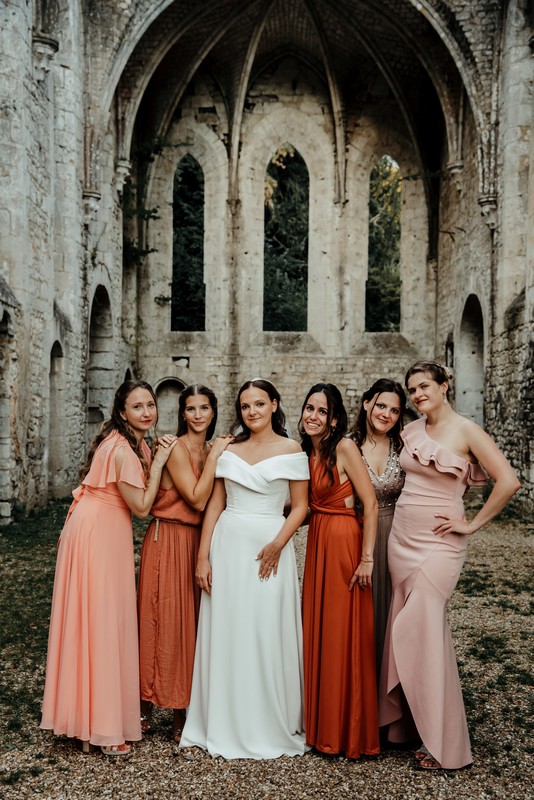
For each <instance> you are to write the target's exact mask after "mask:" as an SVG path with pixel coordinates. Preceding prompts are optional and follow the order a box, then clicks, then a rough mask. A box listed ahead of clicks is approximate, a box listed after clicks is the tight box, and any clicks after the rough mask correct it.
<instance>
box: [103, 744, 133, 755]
mask: <svg viewBox="0 0 534 800" xmlns="http://www.w3.org/2000/svg"><path fill="white" fill-rule="evenodd" d="M100 749H101V750H102V752H103V753H104V755H105V756H128V755H130V753H131V752H132V745H131V744H126V742H124V743H123V744H110V745H108V746H107V747H104V746H102V747H101V748H100Z"/></svg>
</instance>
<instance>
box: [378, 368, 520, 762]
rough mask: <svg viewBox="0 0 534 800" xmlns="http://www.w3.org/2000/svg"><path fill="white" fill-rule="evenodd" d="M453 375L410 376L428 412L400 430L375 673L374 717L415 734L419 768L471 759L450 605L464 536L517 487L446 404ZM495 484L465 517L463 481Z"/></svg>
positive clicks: (501, 461)
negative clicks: (387, 592)
mask: <svg viewBox="0 0 534 800" xmlns="http://www.w3.org/2000/svg"><path fill="white" fill-rule="evenodd" d="M449 381H450V376H449V374H448V372H447V371H446V370H445V368H444V367H442V366H441V365H440V364H436V363H435V362H424V361H420V362H417V363H416V364H414V366H413V367H411V368H410V369H409V370H408V372H407V374H406V387H407V389H408V393H409V395H410V397H411V399H412V402H413V404H414V406H415V407H416V408H417V410H418V411H420V412H422V413H423V414H425V417H423V418H421V419H418V420H416V421H415V422H412V423H410V424H409V425H407V426H406V428H405V429H404V432H403V434H402V436H403V439H404V449H403V450H402V453H401V465H402V467H403V469H404V471H405V473H406V481H405V484H404V488H403V490H402V493H401V496H400V498H399V500H398V501H397V506H396V510H395V517H394V521H393V528H392V531H391V534H390V537H389V567H390V573H391V581H392V586H393V596H392V601H391V610H390V616H389V620H388V627H387V631H386V643H385V647H384V657H383V664H382V674H381V679H380V724H381V725H383V726H388V729H387V733H388V738H389V741H391V742H396V743H400V742H406V741H410V740H413V739H415V738H416V737H417V736H418V737H419V738H420V739H421V740H422V744H421V746H420V747H419V749H418V750H417V751H416V753H415V757H416V761H417V763H418V764H419V766H420V767H421V768H422V769H442V768H443V769H459V768H461V767H464V766H467V765H468V764H470V763H471V761H472V757H471V748H470V743H469V734H468V731H467V723H466V717H465V711H464V705H463V700H462V691H461V688H460V680H459V676H458V668H457V665H456V658H455V654H454V648H453V644H452V639H451V634H450V630H449V626H448V624H447V616H446V611H447V604H448V602H449V600H450V598H451V596H452V593H453V591H454V587H455V586H456V583H457V581H458V577H459V575H460V571H461V569H462V565H463V562H464V559H465V555H466V550H467V542H468V536H469V535H471V534H473V533H475V531H477V530H478V529H479V528H481V527H482V525H484V524H485V523H486V522H488V521H489V520H490V519H492V518H493V517H494V516H495V515H496V514H497V513H498V512H499V511H500V510H501V509H502V508H503V507H504V505H505V504H506V502H507V501H508V500H509V499H510V497H512V495H513V494H514V493H515V492H516V491H517V490H518V488H519V482H518V480H517V477H516V475H515V472H514V471H513V469H512V467H511V466H510V464H509V463H508V461H507V460H506V458H505V457H504V455H503V454H502V453H501V452H500V450H499V449H498V447H497V445H496V444H495V442H494V441H493V440H492V439H491V438H490V437H489V436H488V435H487V434H486V433H485V432H484V431H483V430H482V428H480V427H479V426H478V425H476V424H475V423H474V422H471V421H470V420H467V419H465V418H464V417H461V416H460V415H459V414H456V413H455V412H454V411H453V410H452V408H451V406H450V405H449V402H448V398H447V395H448V391H449ZM480 465H482V466H483V467H484V469H485V470H486V472H487V473H488V474H489V475H490V477H491V478H492V479H493V481H494V486H493V489H492V492H491V494H490V495H489V497H488V499H487V501H486V502H485V504H484V505H483V507H482V508H481V509H480V511H479V512H478V513H477V514H476V516H475V517H474V518H473V519H472V520H471V521H467V520H466V518H465V516H464V507H463V500H462V497H463V494H464V492H465V490H466V488H467V486H468V485H477V486H481V485H484V484H485V482H486V475H485V473H484V471H483V470H482V469H481V466H480Z"/></svg>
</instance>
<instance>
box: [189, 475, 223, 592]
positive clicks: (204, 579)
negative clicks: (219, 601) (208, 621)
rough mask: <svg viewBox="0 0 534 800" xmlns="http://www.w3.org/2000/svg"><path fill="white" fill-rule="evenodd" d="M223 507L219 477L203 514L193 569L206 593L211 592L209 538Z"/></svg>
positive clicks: (221, 482)
mask: <svg viewBox="0 0 534 800" xmlns="http://www.w3.org/2000/svg"><path fill="white" fill-rule="evenodd" d="M225 507H226V491H225V488H224V481H223V480H222V479H221V478H217V479H216V481H215V485H214V487H213V492H212V493H211V497H210V499H209V502H208V506H207V508H206V513H205V514H204V521H203V523H202V533H201V535H200V545H199V548H198V557H197V567H196V570H195V578H196V581H197V583H198V585H199V586H200V588H201V589H203V591H205V592H207V593H208V594H211V564H210V548H211V539H212V536H213V531H214V529H215V525H216V523H217V520H218V519H219V517H220V516H221V514H222V512H223V511H224V509H225Z"/></svg>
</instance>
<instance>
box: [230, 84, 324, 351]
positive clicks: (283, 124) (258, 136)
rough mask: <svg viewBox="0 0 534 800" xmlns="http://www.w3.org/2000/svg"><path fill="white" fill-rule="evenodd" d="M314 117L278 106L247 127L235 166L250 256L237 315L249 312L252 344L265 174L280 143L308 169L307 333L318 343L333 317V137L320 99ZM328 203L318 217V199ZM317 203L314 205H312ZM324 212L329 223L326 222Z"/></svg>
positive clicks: (258, 308) (258, 301)
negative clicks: (327, 211)
mask: <svg viewBox="0 0 534 800" xmlns="http://www.w3.org/2000/svg"><path fill="white" fill-rule="evenodd" d="M314 100H315V107H316V109H317V114H311V113H304V112H303V111H301V110H299V109H296V108H293V107H287V106H285V107H284V106H281V105H278V107H276V108H275V109H274V110H272V111H270V113H269V114H268V115H267V116H264V117H263V118H262V119H261V120H260V121H259V122H256V123H255V124H251V125H249V126H247V127H246V130H245V131H244V140H243V144H242V150H241V157H240V164H239V175H240V178H239V198H240V201H241V204H242V205H243V206H246V208H247V214H246V217H245V218H244V219H243V250H244V251H245V252H246V253H247V254H248V258H247V262H246V266H245V269H244V270H243V274H242V275H241V276H240V280H239V287H238V297H237V303H236V306H237V308H236V310H237V313H238V314H239V307H240V305H241V304H242V307H243V308H248V314H247V316H248V319H249V320H254V321H255V322H254V323H253V327H252V328H249V329H248V330H247V329H246V327H245V325H244V324H243V325H241V324H240V325H238V328H239V329H240V331H241V334H242V336H243V337H245V336H246V339H248V340H250V337H252V338H253V339H254V338H256V337H257V334H258V333H259V332H260V331H261V320H262V316H263V315H262V309H263V263H264V254H263V225H264V219H263V217H264V182H265V168H266V165H267V164H268V163H269V160H270V158H271V155H272V153H273V152H275V151H276V148H277V147H278V146H279V145H280V143H281V142H291V144H292V145H293V146H294V147H295V148H296V149H297V150H298V151H299V153H300V155H301V156H302V158H303V160H304V161H305V163H306V166H307V167H308V175H309V198H310V200H309V203H310V206H309V209H310V210H309V242H308V333H310V334H311V336H312V337H313V338H314V339H316V340H318V339H320V338H322V337H323V334H324V331H325V329H327V328H328V326H329V324H330V320H331V319H332V317H333V316H335V315H336V314H337V304H338V299H339V296H338V294H337V293H336V289H335V287H334V286H333V285H332V284H333V281H332V282H330V283H328V281H327V280H325V275H327V274H328V259H327V258H325V256H326V255H327V253H328V252H329V244H328V241H327V240H328V236H329V234H330V231H331V230H332V229H333V228H334V227H335V219H334V198H335V184H336V178H335V159H334V141H333V131H332V130H330V131H329V132H327V130H325V127H324V126H323V124H322V114H321V105H320V101H319V98H318V97H316V98H314ZM319 195H321V196H322V197H323V198H328V199H329V201H326V202H325V203H324V205H323V209H322V210H323V216H321V215H320V214H319V204H318V203H317V202H316V198H317V197H318V196H319ZM314 198H315V200H314ZM325 208H327V209H328V208H329V209H331V217H330V218H329V219H325V217H324V210H325Z"/></svg>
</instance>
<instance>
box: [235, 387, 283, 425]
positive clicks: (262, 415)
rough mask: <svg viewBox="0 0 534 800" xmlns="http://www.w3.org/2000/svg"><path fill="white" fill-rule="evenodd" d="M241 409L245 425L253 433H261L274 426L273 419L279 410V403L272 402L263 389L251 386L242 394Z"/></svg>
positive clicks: (240, 399)
mask: <svg viewBox="0 0 534 800" xmlns="http://www.w3.org/2000/svg"><path fill="white" fill-rule="evenodd" d="M239 407H240V411H241V418H242V420H243V424H244V425H246V427H247V428H248V429H249V430H250V431H251V433H259V432H260V431H263V430H265V429H266V428H267V427H271V426H272V422H271V418H272V415H273V413H274V412H275V411H276V409H277V408H278V403H277V401H276V400H271V398H270V397H269V395H268V394H267V392H264V391H263V389H259V388H258V387H257V386H250V387H249V388H248V389H245V390H244V391H243V392H241V394H240V396H239Z"/></svg>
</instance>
